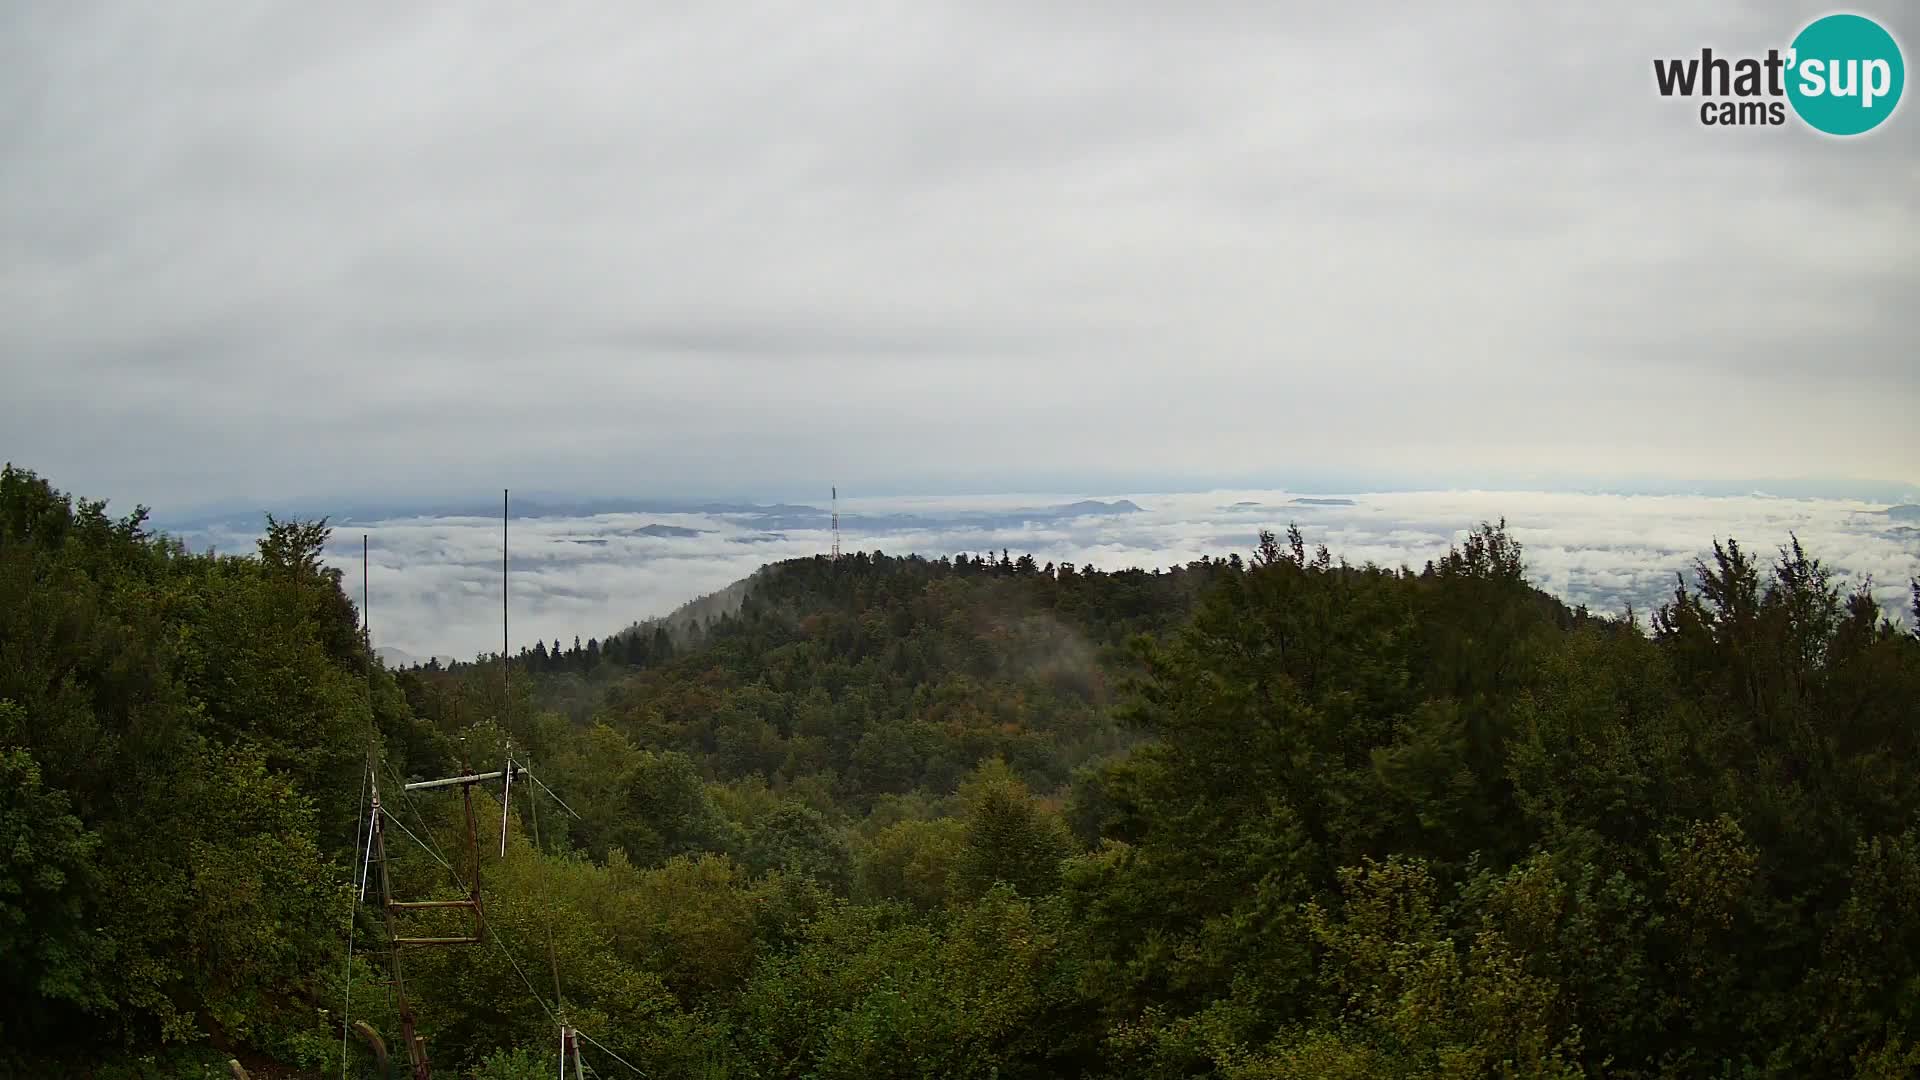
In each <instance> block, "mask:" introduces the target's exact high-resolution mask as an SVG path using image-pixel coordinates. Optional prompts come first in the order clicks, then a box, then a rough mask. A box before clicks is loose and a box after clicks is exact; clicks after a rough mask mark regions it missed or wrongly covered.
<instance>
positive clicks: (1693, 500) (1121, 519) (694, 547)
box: [167, 490, 1920, 663]
mask: <svg viewBox="0 0 1920 1080" xmlns="http://www.w3.org/2000/svg"><path fill="white" fill-rule="evenodd" d="M484 505H485V503H484V500H479V501H476V502H475V504H474V505H472V506H466V505H462V506H458V507H451V508H448V507H442V508H436V509H434V510H432V511H428V510H424V509H423V510H422V511H419V512H413V513H408V512H405V511H403V510H400V509H396V508H393V507H384V508H381V509H380V510H378V511H367V510H361V511H352V510H351V509H350V510H349V512H347V513H341V514H335V515H334V516H333V521H334V525H335V529H334V536H333V542H332V543H331V545H330V546H329V548H328V557H329V560H330V561H331V562H332V563H333V564H334V565H335V566H338V567H340V568H341V569H342V570H343V571H344V573H345V579H346V585H347V589H348V592H349V593H351V594H352V595H354V596H355V597H356V598H357V597H358V595H359V579H360V538H361V536H362V534H364V535H366V537H367V546H368V551H369V575H368V576H369V580H370V585H371V590H372V604H371V608H372V626H373V635H374V640H375V643H376V645H378V646H379V647H380V648H381V649H382V650H383V651H384V652H385V653H386V654H387V655H388V657H389V659H390V660H391V661H397V662H402V663H404V662H407V661H409V660H412V659H416V658H418V659H424V658H426V657H428V656H432V655H438V656H441V657H443V658H444V657H457V658H461V659H469V658H472V657H473V656H475V655H478V654H481V653H484V652H492V651H495V650H497V649H498V648H499V645H500V570H501V566H500V550H501V548H500V544H501V536H500V533H501V529H500V519H499V516H498V512H497V511H495V513H494V515H493V516H491V517H489V516H484V515H483V513H482V512H481V508H482V506H484ZM524 505H525V509H524V510H522V509H521V508H520V506H519V504H516V508H515V510H514V516H513V518H512V520H511V523H510V532H509V541H510V551H511V557H512V561H511V570H512V574H511V619H510V631H511V635H512V642H513V647H514V648H515V649H516V650H517V649H518V648H519V647H520V646H521V645H531V644H532V643H533V641H534V640H536V639H538V640H542V641H548V642H551V641H553V640H555V639H559V640H562V641H565V642H569V643H570V642H571V641H572V639H573V637H574V636H575V635H579V636H580V637H581V638H582V640H585V639H587V638H590V637H603V636H605V635H607V634H609V633H613V632H616V631H618V630H620V629H622V628H624V627H626V626H628V625H629V624H631V623H632V622H634V621H636V620H639V619H645V618H649V617H652V616H657V615H664V614H666V613H668V612H669V611H671V610H672V609H674V608H675V607H677V606H678V605H680V604H682V603H685V602H686V601H689V600H692V599H694V598H696V597H699V596H702V595H704V594H707V593H710V592H713V591H715V590H717V589H721V588H723V587H725V586H727V585H728V584H731V583H732V582H734V581H737V580H739V579H740V578H743V577H745V576H746V575H748V574H750V573H752V572H753V571H754V570H755V569H757V568H758V567H760V566H762V565H764V564H766V563H769V562H776V561H779V560H783V559H791V558H796V557H803V556H808V555H813V554H819V553H824V552H826V551H828V550H829V548H830V546H831V543H832V538H831V532H830V525H831V521H830V512H829V504H828V503H827V502H826V501H825V500H822V501H820V502H819V503H816V504H807V505H794V504H749V503H708V504H699V503H692V502H685V503H658V504H650V503H647V502H644V501H639V500H633V501H620V500H594V501H591V502H588V501H569V500H566V499H554V498H543V499H540V500H538V501H535V500H532V499H529V500H526V502H525V504H524ZM448 509H451V510H453V511H455V512H443V511H445V510H448ZM840 516H841V533H842V547H843V548H844V549H845V550H847V551H882V552H885V553H887V554H892V555H902V554H909V553H916V554H920V555H924V556H928V557H939V556H942V555H954V554H959V553H961V552H974V553H979V552H988V551H992V552H998V551H1000V550H1002V549H1005V550H1008V551H1011V552H1012V553H1014V554H1015V555H1018V554H1022V553H1031V554H1032V555H1033V556H1034V558H1035V559H1036V560H1038V561H1040V562H1042V563H1046V562H1055V563H1059V562H1071V563H1074V564H1076V565H1089V564H1090V565H1094V566H1098V567H1100V568H1102V569H1109V570H1113V569H1122V568H1125V567H1131V566H1137V567H1142V568H1148V569H1151V568H1155V567H1165V566H1169V565H1174V564H1178V563H1184V562H1187V561H1190V560H1193V559H1197V558H1199V557H1201V556H1203V555H1207V556H1217V557H1224V556H1226V555H1229V554H1232V553H1234V552H1239V553H1241V554H1243V555H1244V554H1246V553H1247V552H1249V551H1250V550H1251V549H1252V547H1253V545H1254V543H1255V540H1256V538H1257V536H1258V533H1259V530H1261V529H1263V528H1270V529H1274V530H1275V531H1280V530H1284V529H1285V528H1286V527H1287V526H1288V525H1289V524H1290V523H1291V524H1298V525H1299V527H1300V529H1301V531H1302V533H1303V534H1304V535H1305V537H1306V540H1307V543H1308V544H1309V545H1317V544H1325V545H1326V546H1327V547H1328V548H1329V549H1330V550H1331V551H1332V552H1333V554H1334V556H1335V557H1336V558H1344V559H1346V560H1347V561H1348V562H1351V563H1354V564H1363V563H1366V562H1374V563H1378V564H1380V565H1383V566H1397V565H1401V564H1405V565H1408V566H1412V567H1414V568H1415V569H1418V568H1419V567H1420V566H1421V565H1422V564H1423V563H1424V562H1425V561H1426V560H1428V559H1430V558H1433V557H1435V556H1437V555H1440V554H1442V553H1444V552H1445V551H1446V550H1447V547H1448V546H1449V545H1450V544H1451V543H1453V542H1454V541H1455V540H1456V539H1457V538H1459V537H1461V536H1463V535H1464V534H1465V531H1466V530H1468V529H1469V528H1471V527H1472V526H1474V525H1475V524H1477V523H1479V522H1480V521H1482V520H1489V521H1497V520H1499V519H1500V518H1501V517H1503V516H1504V517H1505V518H1506V519H1507V524H1508V529H1509V532H1510V533H1511V535H1513V536H1514V537H1515V538H1517V539H1518V540H1519V541H1520V542H1521V543H1522V544H1523V545H1525V556H1526V562H1527V571H1528V577H1529V578H1530V579H1531V580H1532V581H1533V582H1534V583H1535V584H1537V585H1538V586H1540V587H1541V588H1544V589H1546V590H1548V591H1549V592H1552V593H1554V594H1556V595H1558V596H1560V597H1562V598H1564V599H1565V600H1567V601H1568V602H1569V603H1572V604H1585V605H1587V606H1589V607H1590V608H1593V609H1594V610H1596V611H1608V612H1615V611H1619V610H1622V609H1623V608H1624V607H1625V606H1626V605H1628V604H1631V605H1633V607H1634V608H1635V610H1637V611H1640V612H1643V613H1644V612H1646V611H1649V610H1651V609H1652V608H1653V607H1654V606H1656V605H1657V604H1658V603H1660V602H1661V601H1662V600H1664V599H1666V598H1668V597H1669V596H1670V595H1671V594H1672V591H1673V586H1674V575H1675V573H1676V572H1680V571H1686V570H1688V569H1689V568H1690V567H1691V565H1692V563H1693V560H1694V559H1696V558H1698V557H1700V556H1701V555H1703V554H1705V553H1706V552H1707V551H1708V550H1709V549H1710V547H1711V545H1712V543H1713V541H1714V540H1716V539H1721V540H1724V539H1726V538H1729V537H1732V538H1735V539H1737V540H1739V541H1740V542H1741V544H1743V545H1745V546H1747V547H1750V548H1752V549H1754V550H1756V551H1759V552H1760V553H1762V554H1763V555H1765V556H1767V557H1769V558H1770V557H1771V556H1772V554H1773V552H1774V549H1775V548H1776V547H1777V546H1778V545H1780V544H1784V543H1786V542H1787V540H1788V538H1789V535H1790V534H1791V535H1797V536H1798V537H1799V539H1800V541H1801V543H1802V544H1803V545H1805V546H1806V548H1807V550H1808V551H1809V552H1810V553H1811V554H1813V555H1815V556H1817V557H1818V558H1820V559H1821V560H1823V561H1824V562H1825V563H1826V564H1827V565H1828V566H1829V567H1831V568H1832V569H1834V570H1835V571H1836V572H1837V573H1838V574H1839V575H1840V579H1841V580H1842V581H1843V582H1844V583H1845V584H1846V585H1848V586H1851V585H1852V584H1854V583H1857V582H1858V581H1860V580H1862V579H1865V578H1868V577H1870V578H1871V579H1872V581H1873V583H1874V586H1875V595H1876V598H1877V599H1879V600H1880V601H1881V603H1882V605H1883V606H1884V607H1885V608H1886V609H1887V610H1888V612H1889V614H1893V615H1895V616H1896V617H1898V616H1900V615H1902V614H1903V613H1904V608H1905V606H1906V603H1907V595H1908V593H1907V579H1908V577H1909V576H1910V575H1912V574H1913V572H1914V570H1915V567H1916V565H1920V520H1916V518H1920V511H1916V510H1913V509H1912V508H1890V507H1888V505H1887V504H1885V503H1868V502H1858V501H1852V500H1839V499H1786V498H1773V497H1768V496H1764V495H1751V496H1742V497H1709V496H1687V495H1590V494H1558V493H1542V492H1486V491H1453V492H1395V493H1382V494H1355V495H1346V496H1328V495H1320V494H1316V495H1300V494H1296V493H1290V492H1285V491H1272V490H1266V491H1260V490H1236V491H1213V492H1203V493H1183V494H1158V495H1156V494H1127V495H1103V496H1099V497H1097V498H1095V499H1084V498H1081V497H1079V496H1065V495H1050V494H1015V495H1001V496H940V497H922V498H884V499H858V498H849V499H842V500H841V502H840ZM260 521H264V517H260V518H258V519H255V518H253V517H252V516H251V515H232V516H226V517H223V518H220V519H217V520H207V521H186V522H177V523H167V524H168V528H169V531H171V532H173V533H174V534H175V535H178V536H180V537H181V538H182V539H183V540H185V541H186V542H187V543H188V544H189V546H191V547H193V548H194V549H195V550H206V549H207V548H209V547H212V548H216V549H217V550H220V551H231V552H240V551H246V550H251V548H252V545H253V540H254V538H255V537H256V536H257V535H258V533H259V526H258V522H260Z"/></svg>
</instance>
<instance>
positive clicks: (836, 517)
mask: <svg viewBox="0 0 1920 1080" xmlns="http://www.w3.org/2000/svg"><path fill="white" fill-rule="evenodd" d="M832 491H833V558H834V561H835V562H838V561H839V560H840V488H839V486H838V485H835V486H834V487H833V489H832Z"/></svg>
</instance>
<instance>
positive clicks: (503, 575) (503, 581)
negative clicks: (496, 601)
mask: <svg viewBox="0 0 1920 1080" xmlns="http://www.w3.org/2000/svg"><path fill="white" fill-rule="evenodd" d="M508 494H509V492H508V489H506V488H501V489H500V726H501V727H502V728H506V727H507V496H508Z"/></svg>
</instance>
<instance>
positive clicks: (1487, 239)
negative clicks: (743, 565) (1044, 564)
mask: <svg viewBox="0 0 1920 1080" xmlns="http://www.w3.org/2000/svg"><path fill="white" fill-rule="evenodd" d="M234 12H235V9H233V8H231V7H230V6H228V5H211V4H199V3H193V2H182V3H172V4H165V5H150V6H146V7H130V6H125V5H100V6H95V5H87V4H67V3H51V2H47V3H31V2H29V3H21V4H12V5H7V8H6V11H5V12H4V13H0V100H4V101H6V102H7V103H8V105H9V108H8V109H7V110H6V114H5V118H4V119H0V376H4V381H5V383H6V385H7V388H8V392H7V393H6V394H5V395H0V430H4V431H5V434H6V436H7V438H6V440H5V441H6V444H7V445H6V446H5V447H4V448H3V449H4V452H5V454H6V455H7V456H10V457H17V458H18V459H20V460H22V461H25V462H26V463H28V464H31V465H33V466H35V467H37V468H40V469H42V470H43V471H46V472H48V473H49V474H50V475H52V476H53V477H54V478H55V479H56V480H57V481H59V482H61V483H63V484H65V485H66V486H70V487H73V488H75V489H77V490H83V491H88V492H93V493H99V494H105V495H114V496H118V497H120V498H122V499H131V498H144V499H147V500H149V501H184V500H192V499H201V498H214V497H218V496H224V495H230V494H254V495H263V496H264V495H273V494H278V493H284V492H296V493H338V492H351V491H366V490H372V489H378V490H390V491H409V492H415V493H424V492H430V491H433V490H437V489H438V488H439V487H440V486H441V485H447V484H453V485H467V486H473V487H479V488H485V487H487V486H490V485H495V484H509V485H512V486H515V487H523V486H544V487H549V488H562V487H573V488H576V489H592V490H642V491H648V492H662V493H668V492H693V491H716V490H729V491H761V492H765V491H783V490H794V489H796V488H813V487H818V486H821V485H823V484H824V483H825V482H826V481H827V480H829V479H837V480H838V481H839V482H840V483H842V484H843V485H850V486H861V487H864V488H866V489H868V490H874V489H878V488H880V487H882V486H885V487H890V488H892V489H894V490H925V489H926V488H927V487H928V486H932V485H936V484H938V483H942V482H946V481H949V480H951V481H954V482H964V483H968V484H971V485H973V486H976V487H977V486H980V485H981V483H982V482H983V481H986V482H995V481H997V482H999V483H1005V482H1006V481H1005V478H1006V477H1008V476H1031V475H1033V472H1034V470H1036V469H1045V470H1046V471H1047V473H1048V474H1049V475H1056V476H1062V477H1072V476H1076V475H1078V476H1087V475H1094V474H1098V475H1101V476H1128V475H1130V476H1135V477H1139V476H1144V475H1153V476H1166V477H1186V478H1199V479H1201V480H1202V481H1203V482H1218V478H1219V477H1221V476H1223V475H1235V476H1239V475H1265V476H1268V477H1271V478H1273V481H1274V482H1294V481H1295V480H1297V478H1298V473H1299V471H1300V470H1302V469H1306V468H1321V467H1327V466H1329V465H1331V464H1335V463H1337V465H1338V466H1339V467H1340V468H1342V469H1345V470H1349V471H1350V472H1356V473H1368V472H1371V473H1373V474H1375V475H1378V474H1379V473H1381V472H1383V471H1384V472H1405V471H1407V470H1408V469H1410V468H1414V467H1419V468H1422V469H1432V470H1435V471H1437V472H1439V473H1440V474H1442V476H1444V475H1447V474H1449V473H1450V474H1451V475H1452V476H1453V477H1454V478H1455V482H1459V478H1460V477H1461V476H1463V475H1467V476H1471V475H1480V474H1483V473H1485V472H1487V471H1488V470H1491V469H1499V470H1504V471H1505V472H1507V473H1509V474H1525V473H1528V472H1535V473H1542V474H1545V473H1551V474H1554V475H1567V476H1578V475H1588V476H1591V475H1595V474H1607V475H1620V474H1629V473H1630V474H1648V475H1667V476H1683V477H1692V478H1737V477H1753V476H1785V477H1794V476H1807V477H1857V478H1863V479H1868V480H1873V481H1878V482H1886V483H1891V484H1913V483H1916V482H1920V440H1916V439H1914V438H1911V437H1910V436H1909V437H1894V436H1893V434H1892V433H1897V432H1902V431H1905V432H1911V428H1912V421H1911V417H1912V415H1913V407H1914V405H1915V404H1916V402H1920V368H1916V366H1915V364H1914V363H1913V357H1914V356H1915V355H1916V354H1917V353H1920V331H1917V329H1916V320H1915V319H1914V317H1913V314H1912V309H1911V305H1910V304H1908V303H1906V302H1905V301H1904V300H1903V299H1902V298H1904V297H1909V296H1911V295H1913V294H1914V292H1915V290H1916V288H1917V287H1920V262H1917V261H1916V260H1914V259H1913V258H1912V251H1913V250H1914V243H1915V240H1916V238H1917V237H1920V228H1917V227H1916V226H1917V224H1920V120H1917V119H1916V116H1915V115H1913V110H1914V109H1915V108H1916V106H1915V105H1914V104H1913V103H1908V104H1906V105H1904V106H1903V108H1902V114H1901V115H1899V116H1896V117H1895V119H1894V121H1893V122H1892V124H1891V125H1890V126H1889V128H1888V129H1887V130H1885V131H1884V132H1881V133H1878V134H1876V135H1875V136H1873V137H1871V138H1869V139H1866V140H1861V141H1857V142H1849V143H1837V142H1834V141H1831V140H1822V139H1819V138H1815V137H1813V136H1811V135H1810V134H1808V133H1807V132H1804V131H1800V130H1795V129H1790V130H1733V131H1715V130H1709V129H1705V128H1702V127H1700V126H1699V125H1698V124H1697V122H1696V121H1695V119H1694V117H1693V115H1692V114H1691V111H1690V110H1689V108H1688V107H1687V106H1686V105H1684V104H1682V103H1678V102H1670V101H1661V100H1659V99H1658V98H1657V96H1656V95H1655V94H1654V92H1653V89H1652V85H1651V67H1650V62H1651V59H1652V57H1654V56H1655V55H1685V54H1686V53H1688V52H1689V51H1693V50H1697V49H1698V48H1699V47H1700V46H1701V45H1702V44H1709V43H1711V44H1715V45H1716V47H1720V48H1726V49H1735V48H1746V49H1764V48H1766V47H1767V46H1768V45H1773V44H1779V43H1782V42H1784V40H1785V39H1786V37H1787V36H1788V35H1789V34H1790V33H1791V31H1792V30H1793V29H1794V28H1795V27H1796V26H1797V25H1798V24H1799V23H1800V22H1801V21H1803V20H1804V18H1805V17H1806V16H1807V15H1808V14H1810V12H1808V11H1803V10H1800V9H1798V8H1797V7H1796V6H1794V5H1789V4H1780V3H1767V4H1759V3H1750V4H1744V5H1727V4H1722V3H1706V2H1705V0H1699V2H1695V3H1679V4H1665V5H1647V6H1645V7H1641V8H1639V9H1637V10H1633V9H1628V10H1618V6H1614V7H1607V6H1604V5H1602V6H1590V7H1587V8H1577V7H1569V6H1566V5H1560V6H1557V7H1554V8H1551V9H1549V8H1542V7H1540V6H1538V5H1519V4H1511V3H1496V2H1492V0H1486V2H1481V3H1476V4H1469V5H1465V6H1462V5H1427V6H1419V7H1408V6H1401V7H1397V8H1395V10H1394V12H1393V15H1392V16H1391V17H1386V16H1379V15H1375V14H1367V13H1362V12H1359V11H1345V10H1330V9H1326V8H1325V6H1324V5H1323V6H1322V7H1321V8H1320V9H1314V8H1311V7H1300V6H1297V5H1296V6H1291V7H1289V6H1284V5H1282V6H1274V5H1267V6H1265V7H1262V6H1260V5H1249V4H1237V3H1236V4H1225V3H1203V4H1191V5H1165V4H1137V3H1128V4H1119V5H1110V4H1102V5H1089V4H1071V3H1069V4H1060V5H1031V4H1011V3H987V4H914V5H883V4H865V3H855V4H841V5H834V6H833V7H831V8H821V7H820V6H818V5H790V4H778V3H753V4H735V5H705V6H698V7H694V8H688V7H686V6H685V5H680V6H666V5H660V6H655V5H645V4H641V5H600V4H586V3H559V4H547V5H538V6H527V5H520V4H507V3H477V4H473V3H461V4H453V3H443V4H420V5H412V4H409V5H391V4H371V3H358V4H353V3H350V4H345V5H311V4H298V5H296V4H267V5H256V6H250V7H249V8H247V9H246V13H245V14H240V15H236V14H235V13H234ZM1896 30H1904V32H1905V33H1906V35H1907V36H1908V38H1909V40H1920V26H1913V27H1899V26H1896Z"/></svg>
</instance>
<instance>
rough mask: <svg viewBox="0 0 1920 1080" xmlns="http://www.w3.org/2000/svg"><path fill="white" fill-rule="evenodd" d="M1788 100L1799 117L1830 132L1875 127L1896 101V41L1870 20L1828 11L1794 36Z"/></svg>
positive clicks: (1902, 75) (1899, 78)
mask: <svg viewBox="0 0 1920 1080" xmlns="http://www.w3.org/2000/svg"><path fill="white" fill-rule="evenodd" d="M1789 57H1790V58H1789V60H1788V61H1787V62H1788V64H1789V69H1788V71H1789V75H1788V82H1787V100H1789V101H1791V102H1792V103H1793V111H1794V112H1797V113H1799V114H1800V119H1802V120H1805V121H1806V122H1807V124H1808V125H1809V126H1810V127H1812V128H1814V129H1815V130H1817V131H1824V132H1826V133H1827V134H1829V135H1858V134H1860V133H1862V132H1865V131H1872V130H1873V129H1874V128H1876V127H1879V126H1880V124H1881V123H1883V122H1884V121H1885V120H1886V119H1887V117H1889V116H1891V115H1893V110H1894V109H1895V108H1896V107H1897V106H1898V105H1899V104H1900V91H1901V90H1902V89H1904V88H1905V87H1906V84H1907V65H1906V63H1905V62H1904V61H1903V60H1902V59H1901V57H1900V44H1899V43H1898V42H1896V41H1894V40H1893V35H1892V34H1889V33H1887V31H1886V29H1885V28H1884V27H1882V26H1881V25H1880V24H1879V23H1877V22H1874V21H1873V20H1872V19H1869V18H1866V17H1864V16H1861V15H1828V16H1826V17H1825V18H1820V19H1815V20H1814V21H1812V22H1810V23H1808V24H1807V26H1806V29H1804V30H1801V31H1800V33H1799V36H1797V37H1795V38H1794V39H1793V47H1792V52H1791V53H1790V54H1789Z"/></svg>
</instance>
